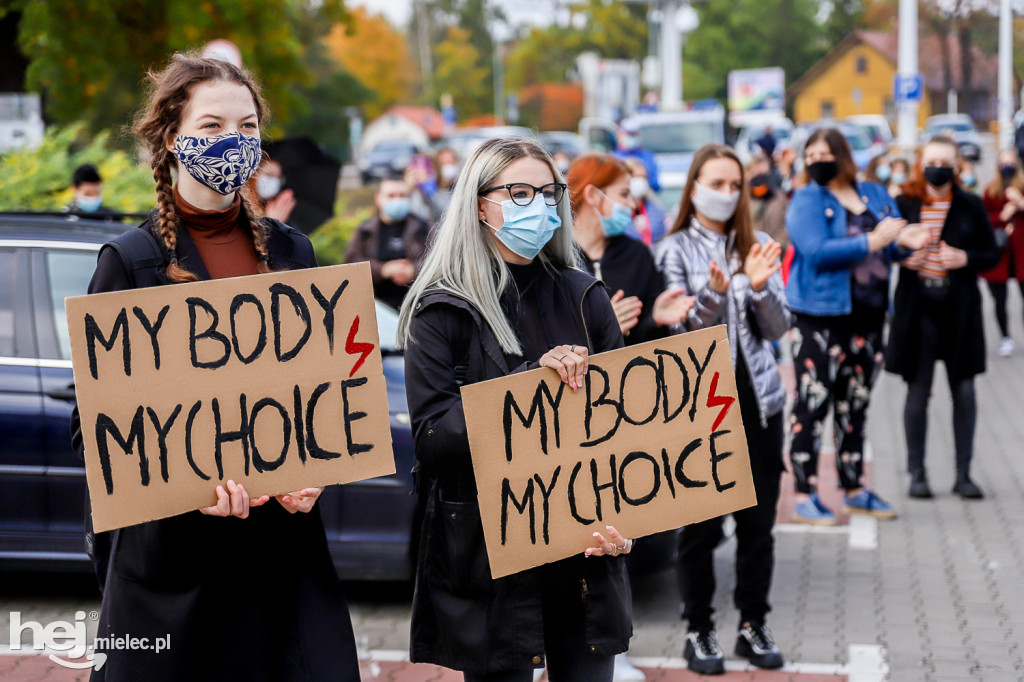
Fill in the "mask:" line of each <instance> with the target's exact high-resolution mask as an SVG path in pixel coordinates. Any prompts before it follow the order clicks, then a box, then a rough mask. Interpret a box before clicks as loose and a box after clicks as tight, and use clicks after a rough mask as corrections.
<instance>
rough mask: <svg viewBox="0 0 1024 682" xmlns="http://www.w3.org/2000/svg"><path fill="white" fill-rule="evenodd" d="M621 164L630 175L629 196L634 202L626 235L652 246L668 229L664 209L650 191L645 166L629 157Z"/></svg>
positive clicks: (638, 160)
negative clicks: (630, 222)
mask: <svg viewBox="0 0 1024 682" xmlns="http://www.w3.org/2000/svg"><path fill="white" fill-rule="evenodd" d="M623 162H624V163H625V164H626V166H627V167H628V168H629V172H630V174H631V175H632V177H631V178H630V179H629V196H631V197H633V200H634V201H635V202H636V211H635V213H634V214H633V225H632V227H631V228H630V229H629V230H628V231H627V232H626V234H628V235H629V236H630V237H633V238H634V239H639V240H640V241H642V242H643V243H644V244H646V245H647V246H654V245H655V244H657V243H658V242H660V241H661V239H662V237H664V236H665V232H666V230H667V229H668V225H666V224H665V223H666V218H665V209H663V208H662V207H661V204H659V203H658V198H657V195H655V194H654V191H653V190H652V189H651V183H650V180H649V178H648V177H647V172H648V171H647V166H645V165H644V164H643V162H642V161H641V160H640V159H637V158H634V157H631V156H629V157H626V158H624V159H623Z"/></svg>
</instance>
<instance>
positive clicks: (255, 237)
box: [239, 192, 271, 273]
mask: <svg viewBox="0 0 1024 682" xmlns="http://www.w3.org/2000/svg"><path fill="white" fill-rule="evenodd" d="M239 196H240V197H241V198H242V210H243V211H245V216H246V217H247V218H248V219H249V229H250V230H251V231H252V245H253V248H254V249H256V255H257V256H259V259H260V263H259V266H258V267H257V268H256V272H259V273H264V272H271V268H270V251H269V250H268V249H267V227H266V226H265V225H264V224H263V221H262V220H260V218H259V215H258V214H257V213H256V210H255V209H254V208H253V205H252V203H251V202H250V201H249V197H247V196H246V195H245V193H243V192H239Z"/></svg>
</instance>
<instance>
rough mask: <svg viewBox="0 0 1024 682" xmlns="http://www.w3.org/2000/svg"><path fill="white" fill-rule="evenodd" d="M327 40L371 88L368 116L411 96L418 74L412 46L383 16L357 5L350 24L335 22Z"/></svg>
mask: <svg viewBox="0 0 1024 682" xmlns="http://www.w3.org/2000/svg"><path fill="white" fill-rule="evenodd" d="M326 40H327V45H328V47H329V50H330V55H331V57H332V58H333V59H334V60H335V61H336V62H337V63H338V64H340V65H341V66H342V67H343V68H344V69H345V70H346V71H348V72H349V73H350V74H351V75H352V76H353V77H354V78H355V80H356V81H358V83H359V84H361V86H362V87H363V89H364V90H367V91H369V92H370V94H371V97H372V100H371V101H369V102H367V103H366V104H364V105H363V110H364V111H365V113H366V116H367V118H371V119H372V118H376V117H377V116H379V115H380V114H382V113H384V111H386V110H387V109H388V108H390V107H391V106H393V105H395V104H398V103H400V102H405V101H407V100H408V98H409V96H410V94H411V89H412V85H413V82H414V76H415V71H414V65H413V61H412V59H411V58H410V56H409V47H408V44H407V43H406V40H405V36H403V35H402V34H401V33H399V32H398V31H396V30H395V29H394V27H392V26H391V24H389V23H388V21H387V20H386V19H385V18H384V17H382V16H379V15H373V14H370V13H369V12H368V11H367V10H366V9H365V8H362V7H357V8H355V9H353V10H352V23H351V25H350V26H345V25H342V24H338V25H336V26H335V27H334V28H333V29H332V30H331V33H330V35H329V36H328V37H327V39H326Z"/></svg>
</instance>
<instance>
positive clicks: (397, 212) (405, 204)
mask: <svg viewBox="0 0 1024 682" xmlns="http://www.w3.org/2000/svg"><path fill="white" fill-rule="evenodd" d="M380 210H381V212H382V213H383V214H384V215H385V216H386V217H387V219H388V220H390V221H391V222H398V221H399V220H405V217H406V216H407V215H409V211H410V210H412V202H411V201H409V199H405V198H399V199H388V200H387V201H385V202H384V204H383V205H382V206H381V209H380Z"/></svg>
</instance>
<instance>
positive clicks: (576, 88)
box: [519, 83, 583, 130]
mask: <svg viewBox="0 0 1024 682" xmlns="http://www.w3.org/2000/svg"><path fill="white" fill-rule="evenodd" d="M519 110H520V115H521V116H522V121H521V123H522V124H523V125H526V126H529V127H531V128H537V129H540V130H575V129H576V126H577V124H579V121H580V117H582V116H583V88H582V87H581V86H580V85H579V84H578V83H549V84H544V85H531V86H529V87H527V88H526V89H524V90H523V91H522V92H521V93H520V94H519Z"/></svg>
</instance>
